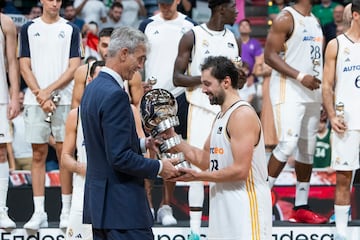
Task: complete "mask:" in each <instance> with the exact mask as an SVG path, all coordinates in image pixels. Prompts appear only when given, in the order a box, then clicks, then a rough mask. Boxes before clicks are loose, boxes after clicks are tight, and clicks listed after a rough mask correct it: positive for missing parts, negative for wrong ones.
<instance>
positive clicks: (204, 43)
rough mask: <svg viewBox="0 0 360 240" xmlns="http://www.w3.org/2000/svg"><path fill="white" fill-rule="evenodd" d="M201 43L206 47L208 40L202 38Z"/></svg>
mask: <svg viewBox="0 0 360 240" xmlns="http://www.w3.org/2000/svg"><path fill="white" fill-rule="evenodd" d="M202 45H203V46H204V47H208V46H209V42H208V41H207V40H205V39H204V40H203V42H202Z"/></svg>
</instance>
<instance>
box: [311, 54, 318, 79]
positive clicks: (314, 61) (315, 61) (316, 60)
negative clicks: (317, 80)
mask: <svg viewBox="0 0 360 240" xmlns="http://www.w3.org/2000/svg"><path fill="white" fill-rule="evenodd" d="M312 64H313V71H314V73H315V74H314V77H318V76H319V74H320V72H319V70H318V69H317V68H318V67H320V59H319V58H314V59H313V60H312Z"/></svg>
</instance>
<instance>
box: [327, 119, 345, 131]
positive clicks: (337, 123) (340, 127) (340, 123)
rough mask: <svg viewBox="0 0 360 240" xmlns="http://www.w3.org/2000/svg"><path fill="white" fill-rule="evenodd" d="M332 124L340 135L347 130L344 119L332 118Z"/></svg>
mask: <svg viewBox="0 0 360 240" xmlns="http://www.w3.org/2000/svg"><path fill="white" fill-rule="evenodd" d="M330 123H331V127H332V129H333V130H334V131H335V132H336V133H338V134H342V133H344V132H345V130H346V124H345V123H344V120H343V119H342V118H339V117H337V116H335V117H332V118H330Z"/></svg>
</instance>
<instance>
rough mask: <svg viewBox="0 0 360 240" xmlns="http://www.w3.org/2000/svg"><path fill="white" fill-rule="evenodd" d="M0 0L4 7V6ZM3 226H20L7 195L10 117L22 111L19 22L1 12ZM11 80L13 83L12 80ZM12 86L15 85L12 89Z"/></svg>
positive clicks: (0, 179) (0, 194) (0, 185)
mask: <svg viewBox="0 0 360 240" xmlns="http://www.w3.org/2000/svg"><path fill="white" fill-rule="evenodd" d="M4 4H5V3H4V0H0V8H1V9H2V7H3V6H4ZM0 22H1V31H0V46H1V47H0V228H16V224H15V222H14V221H13V220H11V219H10V218H9V216H8V213H7V211H8V208H7V207H6V199H7V193H8V187H9V163H8V158H7V149H6V145H7V143H11V141H12V137H11V133H10V124H9V120H12V119H14V118H15V117H16V116H17V115H18V114H19V113H20V104H19V91H20V90H19V88H20V87H19V86H20V82H19V64H18V61H17V60H16V37H17V33H16V26H15V24H14V22H13V21H12V20H11V18H10V17H9V16H6V15H5V14H3V13H0ZM8 80H9V83H10V85H9V84H8ZM9 86H11V88H10V91H9Z"/></svg>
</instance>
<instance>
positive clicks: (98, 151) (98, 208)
mask: <svg viewBox="0 0 360 240" xmlns="http://www.w3.org/2000/svg"><path fill="white" fill-rule="evenodd" d="M80 109H81V119H82V125H83V130H84V139H85V146H86V153H87V161H88V165H87V172H86V183H85V194H84V216H83V219H84V223H91V224H92V225H93V228H97V229H139V228H149V227H151V226H152V225H153V218H152V215H151V212H150V209H149V205H148V201H147V197H146V193H145V188H144V178H150V179H154V178H156V176H157V173H158V170H159V167H160V164H159V162H158V161H155V160H152V159H147V158H144V157H143V155H142V154H141V150H140V143H139V138H138V136H137V133H136V129H135V122H134V118H133V113H132V110H131V107H130V102H129V97H128V95H127V93H126V92H125V91H124V90H123V89H122V88H121V86H120V85H119V84H118V82H116V80H115V79H114V78H113V77H112V76H111V75H109V74H108V73H105V72H100V74H99V76H98V77H97V78H95V79H94V80H93V81H92V82H91V83H90V84H89V85H88V86H87V87H86V89H85V92H84V95H83V97H82V101H81V107H80Z"/></svg>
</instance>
